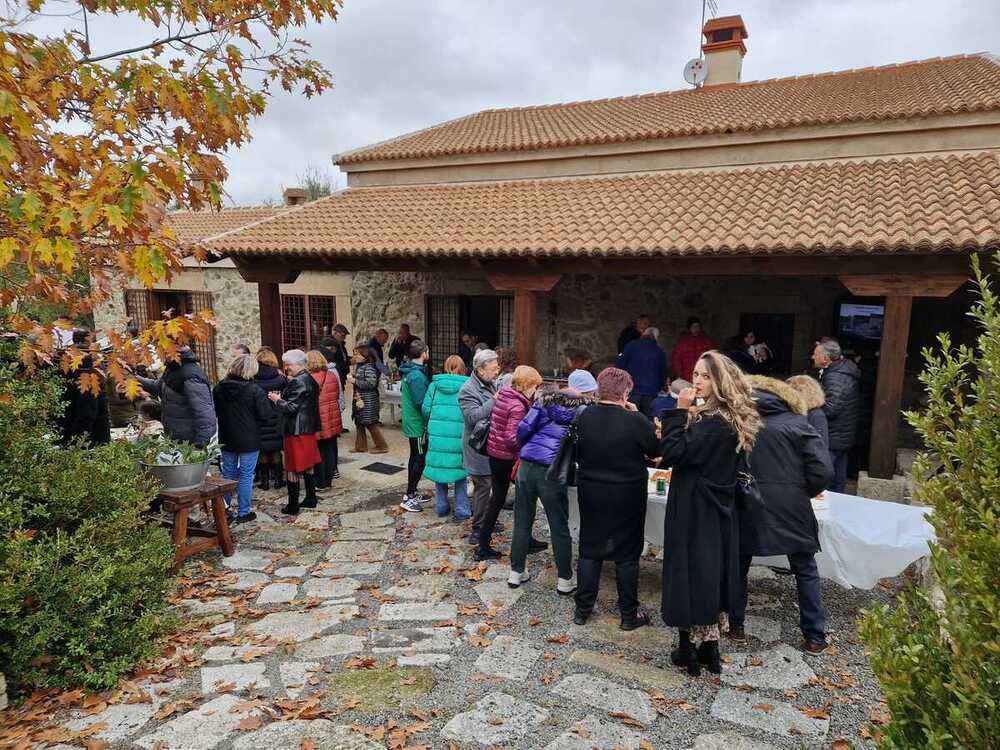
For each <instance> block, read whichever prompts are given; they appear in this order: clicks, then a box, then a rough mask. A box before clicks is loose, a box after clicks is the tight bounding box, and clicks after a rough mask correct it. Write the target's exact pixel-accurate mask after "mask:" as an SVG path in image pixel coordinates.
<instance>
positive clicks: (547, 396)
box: [537, 389, 594, 410]
mask: <svg viewBox="0 0 1000 750" xmlns="http://www.w3.org/2000/svg"><path fill="white" fill-rule="evenodd" d="M593 402H594V401H593V399H590V398H587V397H586V396H583V395H581V394H579V393H576V392H574V391H569V390H566V389H560V390H558V391H544V392H543V393H542V394H541V395H540V396H539V397H538V402H537V403H538V405H539V406H542V407H545V406H562V407H564V408H566V409H573V410H575V409H576V408H577V407H579V406H583V405H584V404H592V403H593Z"/></svg>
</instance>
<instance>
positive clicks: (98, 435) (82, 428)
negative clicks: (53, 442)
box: [58, 354, 111, 447]
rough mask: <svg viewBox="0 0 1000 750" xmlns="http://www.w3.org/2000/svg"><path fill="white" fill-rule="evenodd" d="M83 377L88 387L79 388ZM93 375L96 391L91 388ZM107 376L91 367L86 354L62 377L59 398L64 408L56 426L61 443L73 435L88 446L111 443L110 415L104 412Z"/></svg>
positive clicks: (106, 400) (106, 407)
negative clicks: (63, 379) (76, 367)
mask: <svg viewBox="0 0 1000 750" xmlns="http://www.w3.org/2000/svg"><path fill="white" fill-rule="evenodd" d="M81 377H82V378H86V379H87V383H88V389H87V391H86V392H83V391H81V390H80V382H81V381H80V379H81ZM93 377H96V378H97V380H96V385H97V390H96V391H95V390H93V389H92V386H93V384H94V381H93ZM109 387H111V383H110V382H109V381H108V378H107V377H106V376H105V375H104V374H103V373H101V372H98V371H97V370H96V369H95V368H94V364H93V359H92V358H91V357H90V355H89V354H88V355H87V356H85V357H84V358H83V362H82V364H81V365H80V367H79V368H78V369H76V370H73V371H71V372H69V373H67V375H66V376H65V388H64V390H63V401H64V402H65V403H66V410H65V411H64V412H63V415H62V417H61V418H60V419H59V422H58V424H59V429H60V432H61V433H62V442H63V444H68V443H70V442H71V441H73V440H75V439H76V438H83V440H84V443H85V444H86V445H88V446H91V447H93V446H95V445H104V444H106V443H110V442H111V416H110V413H109V411H108V395H107V394H108V388H109Z"/></svg>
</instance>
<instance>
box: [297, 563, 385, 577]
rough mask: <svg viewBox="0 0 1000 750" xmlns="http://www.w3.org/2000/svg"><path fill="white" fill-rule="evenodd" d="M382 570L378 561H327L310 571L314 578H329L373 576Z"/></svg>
mask: <svg viewBox="0 0 1000 750" xmlns="http://www.w3.org/2000/svg"><path fill="white" fill-rule="evenodd" d="M380 570H382V563H380V562H374V563H370V562H345V561H337V562H329V563H325V564H324V565H323V566H322V567H319V568H316V570H314V571H313V572H312V574H313V577H315V578H329V577H331V576H375V575H378V574H379V571H380Z"/></svg>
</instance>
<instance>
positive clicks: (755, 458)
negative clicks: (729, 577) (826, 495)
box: [729, 375, 833, 654]
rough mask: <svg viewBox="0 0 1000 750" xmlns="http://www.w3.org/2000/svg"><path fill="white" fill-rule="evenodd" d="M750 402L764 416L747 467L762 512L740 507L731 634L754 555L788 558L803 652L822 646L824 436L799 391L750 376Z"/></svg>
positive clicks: (739, 632) (738, 624) (827, 470)
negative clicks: (817, 505)
mask: <svg viewBox="0 0 1000 750" xmlns="http://www.w3.org/2000/svg"><path fill="white" fill-rule="evenodd" d="M750 381H751V383H752V384H753V386H754V392H753V396H754V401H756V402H757V410H758V411H759V412H760V415H761V417H762V419H763V425H762V426H761V429H760V432H758V433H757V441H756V443H754V447H753V452H752V453H751V454H750V470H751V473H752V474H753V476H754V478H755V479H756V482H757V488H758V489H759V490H760V494H761V497H762V498H763V500H764V502H763V507H759V508H753V507H750V508H741V509H740V513H739V521H740V571H741V583H740V597H739V606H738V607H737V609H736V611H733V612H730V613H729V637H730V638H731V639H733V640H742V639H744V638H745V637H746V636H745V633H744V628H743V623H744V620H745V614H746V602H747V583H746V582H747V573H748V571H749V570H750V560H751V558H752V557H753V556H754V555H762V556H772V555H787V557H788V565H789V567H790V568H791V569H792V573H793V574H794V575H795V583H796V586H797V588H798V595H799V625H800V627H801V628H802V635H803V637H804V638H805V642H804V643H803V645H802V649H803V651H805V652H806V653H807V654H819V653H822V652H823V650H824V649H826V647H827V642H826V630H825V625H826V618H825V615H824V613H823V601H822V598H821V588H820V579H819V571H818V570H817V567H816V553H817V552H819V549H820V546H819V525H818V524H817V523H816V515H815V514H814V513H813V509H812V497H813V496H815V495H816V494H817V493H818V492H820V491H821V490H822V489H823V488H824V487H825V486H826V485H827V482H829V481H830V476H831V475H832V473H833V469H832V468H831V466H830V459H829V454H828V453H827V450H826V446H825V445H824V444H823V439H822V438H821V437H820V435H819V433H818V432H816V430H815V428H813V427H812V425H810V424H809V422H808V420H807V419H806V412H807V410H806V406H805V403H804V402H803V400H802V397H801V396H800V395H799V393H798V391H797V390H796V389H795V388H793V387H792V386H790V385H788V384H787V383H784V382H782V381H780V380H774V379H773V378H767V377H764V376H761V375H753V376H751V377H750Z"/></svg>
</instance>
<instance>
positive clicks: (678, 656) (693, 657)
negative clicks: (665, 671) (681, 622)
mask: <svg viewBox="0 0 1000 750" xmlns="http://www.w3.org/2000/svg"><path fill="white" fill-rule="evenodd" d="M678 636H679V642H678V644H677V648H675V649H674V650H673V651H671V652H670V662H671V663H672V664H673V665H674V666H675V667H686V668H687V672H688V674H689V675H691V676H692V677H698V676H699V675H700V674H701V666H700V665H699V664H698V654H697V652H696V651H695V650H694V645H693V644H692V643H691V633H690V632H689V631H687V630H681V631H679V632H678Z"/></svg>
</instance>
